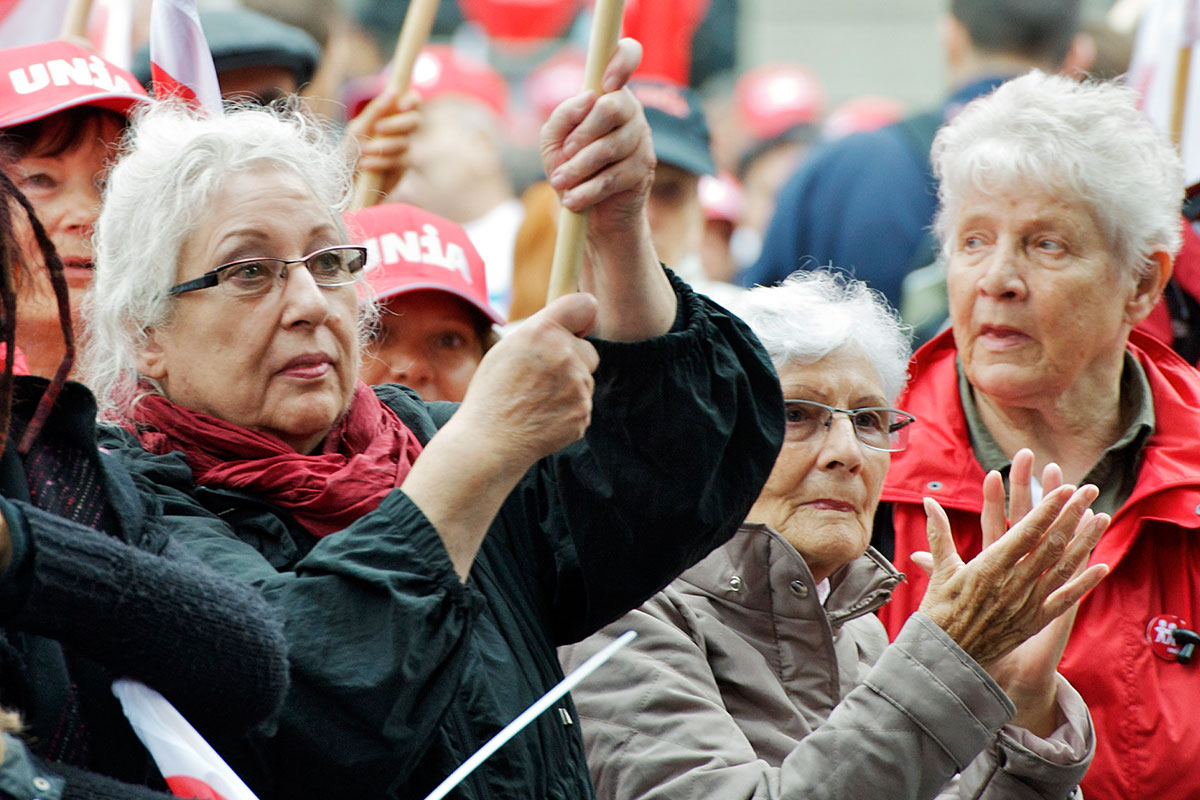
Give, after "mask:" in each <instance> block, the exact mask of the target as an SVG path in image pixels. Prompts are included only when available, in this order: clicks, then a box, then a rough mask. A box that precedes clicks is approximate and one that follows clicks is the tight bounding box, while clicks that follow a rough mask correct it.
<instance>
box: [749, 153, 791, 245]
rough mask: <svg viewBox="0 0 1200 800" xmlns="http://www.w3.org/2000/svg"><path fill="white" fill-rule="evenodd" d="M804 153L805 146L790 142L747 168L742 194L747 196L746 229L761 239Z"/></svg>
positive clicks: (760, 157)
mask: <svg viewBox="0 0 1200 800" xmlns="http://www.w3.org/2000/svg"><path fill="white" fill-rule="evenodd" d="M805 150H806V147H805V145H803V144H801V143H800V142H787V143H786V144H781V145H779V146H778V147H773V148H771V149H770V150H768V151H767V152H765V153H763V154H762V155H760V156H759V157H758V158H756V159H754V161H753V162H752V163H751V164H750V165H749V166H747V167H746V171H745V175H743V176H742V191H744V192H745V193H746V206H745V208H744V209H743V211H742V224H743V225H745V226H746V227H748V228H750V229H751V230H753V231H756V232H757V233H758V234H759V235H762V234H765V233H766V232H767V226H768V225H770V224H771V217H773V216H774V215H775V198H776V197H777V196H778V195H779V190H780V189H781V188H782V187H783V184H784V182H785V181H787V179H788V178H789V177H791V175H792V173H793V172H794V171H795V169H796V166H797V165H798V164H799V163H800V159H801V158H803V156H804V153H805Z"/></svg>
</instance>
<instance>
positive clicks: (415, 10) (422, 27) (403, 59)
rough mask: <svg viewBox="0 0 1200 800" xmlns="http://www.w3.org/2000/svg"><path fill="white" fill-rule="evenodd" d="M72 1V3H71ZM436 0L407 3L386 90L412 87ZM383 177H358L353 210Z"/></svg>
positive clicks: (371, 198)
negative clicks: (413, 73)
mask: <svg viewBox="0 0 1200 800" xmlns="http://www.w3.org/2000/svg"><path fill="white" fill-rule="evenodd" d="M73 1H74V0H73ZM437 4H438V0H410V1H409V4H408V12H407V13H406V14H405V15H404V25H403V27H401V28H400V36H399V37H398V38H397V39H396V51H395V53H393V55H392V69H391V72H389V73H388V81H387V87H386V88H387V89H392V90H394V91H395V92H396V93H397V94H404V92H406V91H408V87H409V84H411V83H412V71H413V64H415V63H416V61H417V56H418V55H420V53H421V48H423V47H424V46H425V43H426V42H427V41H429V34H430V33H431V32H432V31H433V18H434V16H435V15H436V14H437ZM382 186H383V176H382V175H380V174H379V173H378V172H375V171H373V170H364V171H362V172H360V173H358V179H357V180H356V181H355V183H354V208H366V207H368V206H373V205H375V204H376V203H378V202H379V200H380V196H381V189H382Z"/></svg>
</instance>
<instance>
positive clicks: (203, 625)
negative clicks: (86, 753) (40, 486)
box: [0, 499, 287, 732]
mask: <svg viewBox="0 0 1200 800" xmlns="http://www.w3.org/2000/svg"><path fill="white" fill-rule="evenodd" d="M0 512H2V513H3V514H4V518H5V520H6V521H7V522H8V525H9V528H10V530H11V531H12V532H13V539H14V541H21V542H23V546H22V549H23V552H22V554H21V556H20V558H19V560H17V559H14V562H13V564H12V566H11V568H10V572H15V573H18V574H26V575H27V579H26V580H23V581H22V580H19V581H18V582H21V583H27V586H26V591H25V593H24V595H23V596H22V597H20V598H19V599H18V598H9V599H10V600H11V601H12V602H9V603H7V604H6V605H5V606H4V607H3V608H2V609H0V613H3V615H4V617H5V623H6V624H7V625H8V626H10V627H13V628H17V629H20V630H25V631H29V632H32V633H36V634H38V635H41V636H46V637H49V638H53V639H57V640H59V641H60V642H62V643H63V644H64V645H66V646H67V647H69V648H70V649H71V650H73V651H74V652H77V653H79V654H81V655H84V656H86V657H88V658H90V659H92V660H94V661H96V662H97V663H99V664H101V665H103V666H104V667H105V668H106V669H107V670H109V671H110V672H112V673H113V674H114V675H117V676H128V677H132V678H136V679H137V680H140V681H142V682H144V683H146V684H148V685H150V686H153V687H154V688H156V689H158V690H159V691H161V692H162V693H163V694H164V695H165V696H167V697H168V698H169V699H170V700H171V701H172V702H173V703H174V704H175V705H177V706H178V707H179V709H180V711H181V712H182V713H183V714H184V715H185V716H187V717H188V718H189V719H191V720H192V722H193V723H194V724H196V725H198V726H201V727H208V726H209V725H215V726H219V729H221V730H228V731H237V732H241V731H243V730H245V729H247V728H249V727H251V726H253V725H254V724H256V723H259V722H262V721H264V720H267V719H269V718H270V717H271V716H272V715H273V714H274V713H275V712H276V711H277V710H278V708H279V706H280V705H281V704H282V702H283V698H284V693H285V691H286V689H287V655H286V653H287V651H286V645H285V643H284V639H283V631H282V628H281V626H280V625H279V623H278V622H277V621H276V620H275V616H274V614H273V613H272V612H271V610H270V609H269V608H268V607H267V604H266V603H265V602H263V599H262V598H261V597H260V596H259V595H258V594H257V593H256V592H255V591H253V590H252V589H251V588H250V587H247V586H242V585H239V584H237V583H235V582H234V581H231V580H228V579H226V578H222V577H220V576H218V575H216V574H215V573H213V572H212V571H210V570H209V569H207V568H206V567H205V566H204V565H203V564H202V563H201V562H200V561H199V560H198V559H196V558H195V557H194V556H192V555H191V554H190V553H188V552H186V551H185V550H184V549H183V548H182V546H180V545H178V544H174V543H171V542H167V543H166V548H165V549H164V551H163V552H162V553H161V554H154V553H148V552H145V551H143V550H139V549H137V548H135V547H132V546H130V545H127V544H125V543H124V542H121V541H119V540H117V539H114V538H112V537H110V536H107V535H105V534H103V533H100V532H98V531H95V530H93V529H91V528H88V527H86V526H83V525H79V524H77V523H74V522H71V521H70V520H66V519H63V518H62V517H58V516H55V515H53V514H49V513H47V512H45V511H42V510H41V509H38V508H35V507H33V506H31V505H29V504H27V503H23V502H20V501H9V500H2V499H0ZM6 579H7V576H6Z"/></svg>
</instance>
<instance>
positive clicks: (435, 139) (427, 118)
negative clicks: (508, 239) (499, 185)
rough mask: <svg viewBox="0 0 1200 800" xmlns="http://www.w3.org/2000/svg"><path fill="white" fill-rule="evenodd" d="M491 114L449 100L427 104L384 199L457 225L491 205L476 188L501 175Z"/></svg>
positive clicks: (452, 98)
mask: <svg viewBox="0 0 1200 800" xmlns="http://www.w3.org/2000/svg"><path fill="white" fill-rule="evenodd" d="M497 125H498V122H497V121H496V118H495V115H494V114H493V113H492V112H491V111H489V110H487V109H485V108H484V107H483V106H482V104H481V103H478V102H475V101H472V100H467V99H460V98H458V97H455V96H447V97H439V98H436V99H434V100H431V101H429V102H428V103H426V104H425V105H424V106H422V110H421V125H420V127H418V128H417V130H416V131H415V132H414V133H413V134H412V137H411V138H410V140H409V147H408V162H409V163H408V168H407V169H406V170H405V171H404V177H403V178H402V179H401V180H400V184H399V185H398V186H397V187H396V189H395V190H394V191H393V192H392V194H391V196H390V199H391V200H392V201H395V202H401V203H410V204H412V205H415V206H420V207H421V208H423V209H425V210H426V211H432V212H433V213H434V214H437V215H438V216H442V217H446V218H447V219H450V220H453V221H454V222H457V223H459V224H462V223H466V222H472V221H474V220H475V219H477V218H478V217H480V216H482V214H483V213H484V212H486V211H488V210H489V209H490V208H491V206H492V205H493V204H494V200H493V199H492V198H491V197H490V196H489V197H486V198H484V197H480V191H481V184H483V183H488V185H490V181H491V180H492V179H493V177H494V176H495V175H497V174H502V173H503V170H504V167H503V160H502V156H501V146H500V134H499V130H498V128H497Z"/></svg>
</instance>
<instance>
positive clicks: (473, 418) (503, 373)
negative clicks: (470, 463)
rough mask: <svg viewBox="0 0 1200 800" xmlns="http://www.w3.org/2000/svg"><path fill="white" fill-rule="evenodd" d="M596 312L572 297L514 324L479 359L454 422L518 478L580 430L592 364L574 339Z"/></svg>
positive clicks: (589, 352)
mask: <svg viewBox="0 0 1200 800" xmlns="http://www.w3.org/2000/svg"><path fill="white" fill-rule="evenodd" d="M596 312H597V304H596V300H595V298H594V297H592V296H591V295H589V294H581V293H576V294H571V295H566V296H564V297H560V298H558V299H557V300H555V301H554V302H552V303H550V304H549V305H547V306H546V307H545V308H543V309H542V310H541V311H539V312H538V313H536V314H534V315H533V316H531V317H530V318H529V319H527V320H525V321H524V322H522V323H521V324H520V325H518V326H517V328H516V330H514V331H513V332H512V333H510V334H508V335H507V336H505V337H504V338H503V339H501V340H500V341H499V342H498V343H497V344H496V346H495V347H493V348H492V349H491V350H489V351H488V353H487V355H485V356H484V358H483V361H481V362H480V364H479V369H478V370H477V371H476V372H475V375H474V377H473V378H472V379H471V384H470V386H469V387H468V388H467V393H466V395H465V396H464V397H463V402H462V406H461V407H460V408H459V410H458V411H457V412H456V413H455V415H454V417H455V420H460V421H463V422H466V423H467V427H468V429H470V430H472V431H474V432H475V436H477V437H478V440H479V441H481V442H486V443H487V446H488V447H490V448H494V449H496V450H497V452H498V454H499V455H501V456H502V457H503V458H504V460H505V462H506V463H509V464H513V465H514V466H515V467H516V468H517V469H518V470H519V471H520V472H521V473H524V471H525V470H526V469H527V468H528V467H529V466H531V465H532V464H533V463H534V462H536V461H537V460H538V459H540V458H542V457H543V456H547V455H549V454H550V453H553V452H555V451H557V450H561V449H562V448H563V447H566V446H567V445H568V444H571V443H572V442H574V441H576V440H578V439H580V438H582V437H583V434H584V432H585V431H586V430H587V426H588V423H589V422H590V421H591V416H592V391H593V389H594V388H595V381H594V380H593V378H592V373H593V372H595V370H596V367H597V366H598V365H599V363H600V357H599V355H597V353H596V348H595V347H593V346H592V344H591V342H588V341H586V340H585V339H583V338H582V337H584V336H586V335H587V334H588V333H590V332H591V330H592V328H593V326H594V325H595V323H596Z"/></svg>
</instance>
